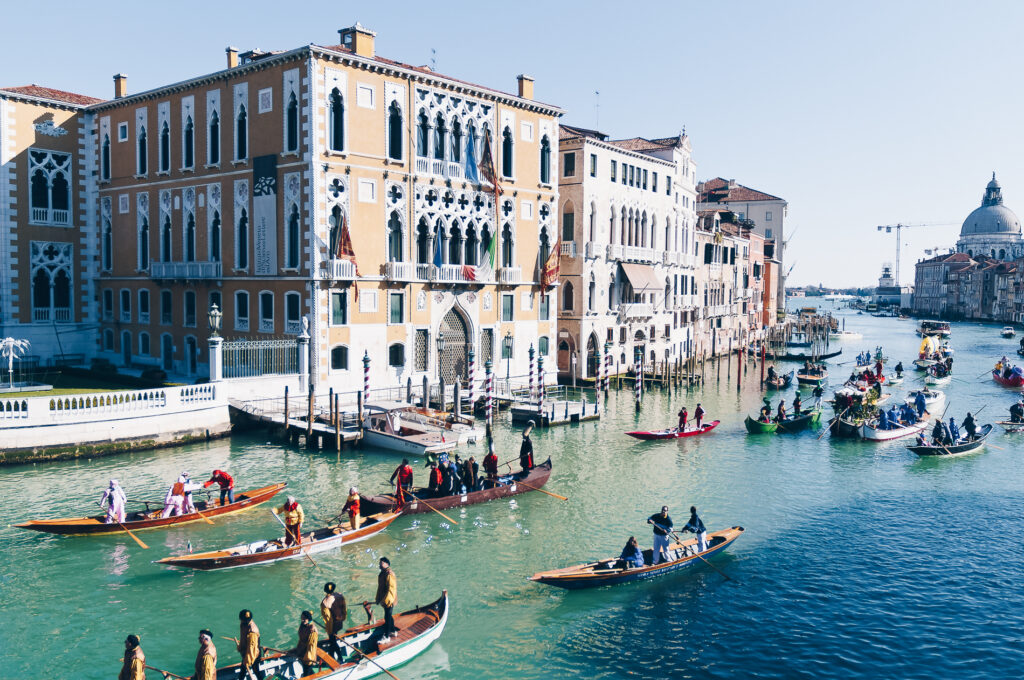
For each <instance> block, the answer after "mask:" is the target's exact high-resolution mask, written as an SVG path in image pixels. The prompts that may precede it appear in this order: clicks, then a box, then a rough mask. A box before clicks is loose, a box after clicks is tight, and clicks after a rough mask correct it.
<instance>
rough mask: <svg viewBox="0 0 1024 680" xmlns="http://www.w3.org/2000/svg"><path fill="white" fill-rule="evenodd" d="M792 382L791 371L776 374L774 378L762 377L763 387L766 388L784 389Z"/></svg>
mask: <svg viewBox="0 0 1024 680" xmlns="http://www.w3.org/2000/svg"><path fill="white" fill-rule="evenodd" d="M792 382H793V371H790V372H789V373H787V374H786V375H776V376H775V377H774V378H765V379H764V388H765V389H766V390H784V389H786V388H787V387H789V386H790V384H791V383H792Z"/></svg>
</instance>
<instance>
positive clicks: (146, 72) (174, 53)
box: [0, 0, 1024, 286]
mask: <svg viewBox="0 0 1024 680" xmlns="http://www.w3.org/2000/svg"><path fill="white" fill-rule="evenodd" d="M40 7H41V5H38V4H36V3H30V2H20V3H10V4H8V5H7V6H6V7H5V9H4V12H3V14H4V23H5V24H6V25H8V26H14V27H18V26H22V27H27V26H31V25H42V26H45V27H46V28H47V29H48V30H47V32H45V33H43V32H41V31H36V30H31V31H30V30H16V31H11V32H9V33H8V34H7V35H6V36H5V39H4V47H5V52H6V54H7V55H21V56H19V57H13V58H8V59H5V60H4V63H3V65H2V66H0V85H24V84H28V83H37V84H40V85H47V86H50V87H56V88H61V89H68V90H72V91H76V92H81V93H83V94H90V95H95V96H102V97H109V96H111V92H112V89H113V84H112V81H111V76H112V74H114V73H117V72H119V71H123V72H125V73H127V74H128V86H129V90H130V91H140V90H142V89H147V88H150V87H155V86H158V85H162V84H166V83H170V82H174V81H177V80H181V79H184V78H187V77H191V76H194V75H199V74H202V73H207V72H210V71H214V70H218V69H220V68H222V67H223V64H224V47H225V46H227V45H235V46H237V47H239V48H240V49H242V50H245V49H250V48H254V47H260V48H263V49H286V48H292V47H296V46H299V45H303V44H307V43H311V42H312V43H318V44H333V43H335V42H336V40H337V33H336V29H338V28H341V27H344V26H349V25H351V24H354V23H355V22H356V21H359V22H361V23H362V24H363V25H364V26H366V27H368V28H371V29H372V30H375V31H377V51H378V53H379V54H381V55H384V56H387V57H390V58H393V59H398V60H401V61H406V62H409V63H412V64H427V63H429V62H430V59H431V48H434V49H436V50H437V55H436V59H437V69H438V70H439V71H441V72H442V73H445V74H448V75H452V76H455V77H458V78H462V79H465V80H469V81H472V82H477V83H481V84H484V85H488V86H491V87H497V88H501V89H506V90H514V88H515V76H516V75H517V74H519V73H523V72H525V73H529V74H530V75H533V76H534V77H535V78H536V80H537V84H536V96H537V98H538V99H540V100H543V101H546V102H551V103H554V104H558V105H559V106H561V107H562V108H564V109H565V110H566V111H567V112H568V113H567V114H566V116H565V119H564V121H565V122H567V123H570V124H577V125H583V126H593V125H595V123H596V122H597V121H596V120H595V107H594V103H595V97H594V91H595V90H599V91H600V93H601V96H600V102H601V106H600V128H601V129H602V130H604V131H606V132H607V133H609V134H610V135H612V136H613V137H632V136H636V135H639V136H666V135H670V134H674V133H677V132H678V131H679V130H680V129H681V128H683V127H684V126H685V128H686V130H687V132H688V133H689V134H690V136H691V139H692V142H693V147H694V155H695V159H696V161H697V163H698V176H699V177H700V178H702V179H706V178H710V177H715V176H723V177H727V178H735V179H736V180H737V181H738V182H740V183H742V184H746V185H748V186H751V187H754V188H757V189H761V190H763V191H767V192H769V193H772V194H776V195H778V196H782V197H784V198H785V199H787V200H788V201H789V218H788V221H787V232H789V233H790V234H793V236H792V240H791V241H790V243H789V250H788V260H789V262H790V263H795V268H794V270H793V273H792V276H791V278H790V281H791V283H793V284H794V285H801V284H807V283H818V282H822V283H824V284H825V285H835V286H839V285H856V284H869V283H872V282H873V281H874V280H875V279H876V278H877V276H878V274H879V269H880V266H881V264H882V262H883V261H891V260H893V259H894V255H895V244H896V241H895V236H894V235H889V236H885V235H879V234H878V233H877V232H876V230H875V226H876V225H879V224H889V223H896V222H904V223H914V224H917V223H927V224H946V225H947V226H938V227H930V228H917V229H913V230H909V231H906V232H904V243H905V244H908V245H907V246H906V247H905V248H904V257H903V265H902V272H901V274H902V276H901V278H902V279H903V280H905V281H909V280H910V279H911V277H912V271H913V269H912V264H913V262H914V261H915V260H916V259H917V258H918V257H920V256H921V253H922V251H923V249H924V248H929V247H933V246H947V245H952V244H953V242H954V241H955V239H956V235H957V233H958V230H959V225H960V223H961V222H962V221H963V219H964V218H965V217H966V216H967V214H968V213H969V212H970V211H971V210H973V209H974V208H975V207H977V206H978V205H980V201H981V196H982V193H983V190H984V186H985V183H986V182H987V181H988V179H989V177H990V175H991V173H992V171H993V170H994V171H996V172H997V174H998V178H999V180H1000V183H1001V184H1002V185H1003V195H1004V198H1005V200H1006V204H1007V205H1008V206H1009V207H1010V208H1013V209H1015V210H1018V211H1024V169H1022V167H1021V163H1020V160H1019V159H1022V158H1024V115H1022V114H1021V110H1022V106H1021V104H1022V102H1021V99H1022V94H1021V87H1020V74H1022V73H1024V63H1022V62H1024V50H1022V49H1021V47H1020V43H1021V30H1022V28H1024V21H1022V19H1024V3H1018V2H1004V3H996V2H988V1H984V0H982V1H979V0H975V1H974V2H971V3H966V2H959V3H953V2H941V1H933V2H926V1H924V0H922V1H919V2H858V3H852V2H846V3H839V2H820V1H802V0H801V1H790V0H787V1H785V2H782V1H780V2H767V1H761V2H752V1H751V2H748V1H746V0H732V1H730V2H718V3H713V2H706V1H704V2H699V3H695V2H667V3H663V4H661V5H658V4H655V3H622V2H606V1H601V2H590V3H582V2H581V3H559V2H533V1H520V2H515V3H477V2H474V3H466V2H447V3H437V4H435V5H432V6H431V7H432V8H433V9H432V10H431V11H424V8H425V5H423V4H422V3H395V2H392V3H353V2H337V1H336V0H335V1H334V2H304V3H289V2H273V3H271V2H246V3H221V2H211V1H209V0H207V1H206V2H192V1H182V2H174V3H161V4H160V5H159V6H158V5H150V4H149V3H144V2H143V3H127V2H125V3H106V2H102V1H99V0H97V1H95V2H89V3H57V4H56V5H47V6H46V8H47V9H46V10H45V11H44V12H43V14H42V15H39V14H38V13H37V12H38V10H39V8H40ZM1021 214H1024V212H1021ZM949 223H953V224H949ZM794 232H795V234H794Z"/></svg>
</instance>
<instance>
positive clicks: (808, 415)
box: [778, 408, 821, 433]
mask: <svg viewBox="0 0 1024 680" xmlns="http://www.w3.org/2000/svg"><path fill="white" fill-rule="evenodd" d="M820 420H821V409H820V408H812V409H806V410H804V411H801V412H800V413H799V414H797V413H793V414H791V415H788V416H786V418H785V420H782V421H779V423H778V425H779V432H790V433H792V432H799V431H800V430H806V429H807V428H808V427H811V426H812V425H814V424H816V423H818V422H819V421H820Z"/></svg>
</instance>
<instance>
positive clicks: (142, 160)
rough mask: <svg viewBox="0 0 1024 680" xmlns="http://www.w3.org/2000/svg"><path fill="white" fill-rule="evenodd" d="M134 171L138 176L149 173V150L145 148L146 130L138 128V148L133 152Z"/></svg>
mask: <svg viewBox="0 0 1024 680" xmlns="http://www.w3.org/2000/svg"><path fill="white" fill-rule="evenodd" d="M135 169H136V170H137V171H138V173H139V174H140V175H145V174H146V173H147V172H149V150H148V149H147V147H146V128H145V127H142V128H139V139H138V148H137V149H136V151H135Z"/></svg>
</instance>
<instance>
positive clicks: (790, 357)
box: [765, 350, 843, 361]
mask: <svg viewBox="0 0 1024 680" xmlns="http://www.w3.org/2000/svg"><path fill="white" fill-rule="evenodd" d="M842 353H843V350H839V351H838V352H829V353H826V354H794V353H793V352H767V353H765V358H766V359H768V360H770V361H825V360H826V359H834V358H836V357H837V356H839V355H840V354H842Z"/></svg>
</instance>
